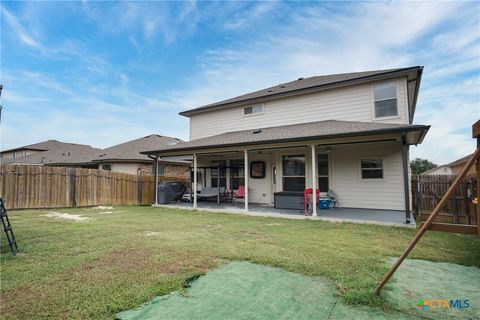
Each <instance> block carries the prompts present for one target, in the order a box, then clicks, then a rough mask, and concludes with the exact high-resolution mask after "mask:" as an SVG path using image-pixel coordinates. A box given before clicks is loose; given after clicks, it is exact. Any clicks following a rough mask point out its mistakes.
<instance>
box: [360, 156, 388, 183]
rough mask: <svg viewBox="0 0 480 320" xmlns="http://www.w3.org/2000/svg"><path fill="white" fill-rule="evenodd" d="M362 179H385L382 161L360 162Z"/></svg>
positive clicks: (367, 160) (364, 160)
mask: <svg viewBox="0 0 480 320" xmlns="http://www.w3.org/2000/svg"><path fill="white" fill-rule="evenodd" d="M360 170H361V176H362V179H383V161H382V159H363V160H361V161H360Z"/></svg>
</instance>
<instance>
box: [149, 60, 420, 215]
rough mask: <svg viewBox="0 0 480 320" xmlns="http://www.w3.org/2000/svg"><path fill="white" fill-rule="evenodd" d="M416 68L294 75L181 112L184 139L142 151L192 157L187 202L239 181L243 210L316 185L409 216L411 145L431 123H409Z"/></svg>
mask: <svg viewBox="0 0 480 320" xmlns="http://www.w3.org/2000/svg"><path fill="white" fill-rule="evenodd" d="M422 70H423V67H420V66H416V67H409V68H401V69H390V70H378V71H366V72H355V73H345V74H335V75H326V76H317V77H311V78H300V79H297V80H295V81H291V82H287V83H283V84H280V85H276V86H273V87H270V88H266V89H263V90H259V91H256V92H252V93H248V94H244V95H241V96H238V97H234V98H231V99H227V100H224V101H220V102H216V103H212V104H209V105H205V106H202V107H199V108H195V109H191V110H187V111H184V112H181V113H180V114H181V115H183V116H186V117H188V118H189V119H190V141H188V142H182V143H178V144H176V145H172V146H168V147H166V148H163V149H161V150H151V151H149V152H147V153H148V154H150V155H153V156H156V157H160V158H161V157H169V156H187V155H188V156H193V171H194V172H197V174H195V175H193V178H192V179H193V189H194V192H193V206H194V207H197V206H198V205H199V204H198V202H197V200H198V199H197V198H198V197H197V193H198V192H199V190H201V189H202V188H205V187H221V188H222V190H223V189H226V190H235V189H238V188H239V186H243V187H244V190H248V192H245V197H244V200H243V201H244V202H245V210H246V211H248V204H249V203H263V204H267V205H272V206H274V205H276V201H277V197H278V199H280V197H282V196H298V197H301V195H303V191H304V189H306V188H313V189H317V188H319V189H320V192H321V193H320V196H323V195H325V193H326V192H327V191H328V190H333V191H334V192H335V193H336V194H337V196H338V199H339V202H340V205H341V206H342V207H347V208H348V207H349V208H370V209H384V210H399V211H403V212H405V213H406V217H407V221H408V219H409V214H410V212H409V211H410V209H409V207H410V204H409V203H410V199H409V146H410V145H417V144H419V143H421V142H422V140H423V138H424V137H425V135H426V133H427V131H428V129H429V126H426V125H414V124H413V119H414V114H415V107H416V102H417V96H418V91H419V87H420V81H421V76H422ZM313 197H314V200H316V199H315V198H316V194H315V193H313ZM316 214H317V212H316V207H315V208H314V210H313V215H316Z"/></svg>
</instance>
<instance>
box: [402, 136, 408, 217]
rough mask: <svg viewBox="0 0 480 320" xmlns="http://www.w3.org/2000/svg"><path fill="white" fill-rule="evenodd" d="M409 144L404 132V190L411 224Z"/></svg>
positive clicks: (406, 211) (406, 213)
mask: <svg viewBox="0 0 480 320" xmlns="http://www.w3.org/2000/svg"><path fill="white" fill-rule="evenodd" d="M407 151H408V145H407V137H406V134H405V133H402V162H403V192H404V193H405V223H406V224H410V188H409V187H408V186H409V181H408V154H407Z"/></svg>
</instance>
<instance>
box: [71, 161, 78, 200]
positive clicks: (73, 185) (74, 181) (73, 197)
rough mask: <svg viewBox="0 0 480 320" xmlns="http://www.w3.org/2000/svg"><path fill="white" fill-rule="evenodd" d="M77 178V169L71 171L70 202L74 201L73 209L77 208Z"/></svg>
mask: <svg viewBox="0 0 480 320" xmlns="http://www.w3.org/2000/svg"><path fill="white" fill-rule="evenodd" d="M76 191H77V176H76V172H75V168H72V169H70V200H71V201H72V207H76V206H77V199H76V197H77V192H76Z"/></svg>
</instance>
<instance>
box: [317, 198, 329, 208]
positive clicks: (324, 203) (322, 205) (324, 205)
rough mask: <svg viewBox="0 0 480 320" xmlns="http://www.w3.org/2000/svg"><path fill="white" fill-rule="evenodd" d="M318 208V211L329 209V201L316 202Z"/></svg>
mask: <svg viewBox="0 0 480 320" xmlns="http://www.w3.org/2000/svg"><path fill="white" fill-rule="evenodd" d="M318 208H319V209H320V210H325V209H330V199H328V198H320V200H319V201H318Z"/></svg>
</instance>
